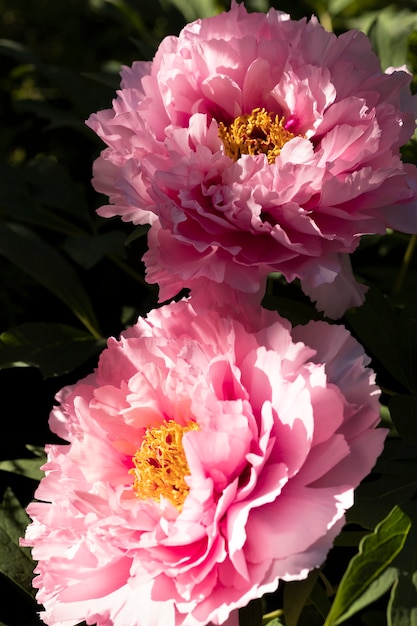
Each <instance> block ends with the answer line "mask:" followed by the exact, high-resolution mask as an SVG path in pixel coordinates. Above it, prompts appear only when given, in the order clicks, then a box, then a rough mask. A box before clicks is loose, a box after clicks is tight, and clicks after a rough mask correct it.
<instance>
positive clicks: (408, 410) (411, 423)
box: [389, 394, 417, 443]
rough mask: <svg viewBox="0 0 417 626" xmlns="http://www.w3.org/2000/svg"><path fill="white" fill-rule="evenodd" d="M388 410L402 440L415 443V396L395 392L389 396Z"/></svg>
mask: <svg viewBox="0 0 417 626" xmlns="http://www.w3.org/2000/svg"><path fill="white" fill-rule="evenodd" d="M389 410H390V413H391V417H392V421H393V423H394V425H395V428H396V429H397V431H398V433H399V435H400V436H401V437H402V438H403V439H404V441H408V442H410V443H417V397H416V396H406V395H403V394H397V395H395V396H393V397H392V398H390V401H389Z"/></svg>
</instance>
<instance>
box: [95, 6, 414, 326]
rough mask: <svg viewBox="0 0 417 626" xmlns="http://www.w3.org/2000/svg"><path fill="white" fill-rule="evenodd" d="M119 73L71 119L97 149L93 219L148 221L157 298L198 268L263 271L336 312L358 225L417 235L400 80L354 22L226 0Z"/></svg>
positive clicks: (410, 109) (350, 295)
mask: <svg viewBox="0 0 417 626" xmlns="http://www.w3.org/2000/svg"><path fill="white" fill-rule="evenodd" d="M121 76H122V82H121V89H120V91H118V92H117V97H116V98H115V100H114V102H113V108H112V109H109V110H105V111H101V112H99V113H97V114H94V115H91V117H90V118H89V120H88V121H87V124H88V125H89V126H90V127H91V128H92V129H93V130H94V131H95V132H96V133H97V134H98V135H99V136H100V137H101V138H102V139H103V141H104V142H105V143H106V144H107V146H108V147H107V148H106V149H105V150H104V151H103V152H102V154H101V156H100V157H99V158H98V159H97V161H96V162H95V165H94V178H93V184H94V186H95V188H96V189H97V190H98V191H99V192H102V193H104V194H106V195H108V196H109V198H110V203H111V204H109V205H108V206H103V207H102V208H101V209H100V210H99V214H100V215H102V216H104V217H110V216H114V215H120V216H121V217H122V219H123V220H125V221H130V222H133V223H135V224H144V223H149V224H151V229H150V232H149V251H148V252H147V253H146V254H145V257H144V261H145V264H146V267H147V280H148V282H151V283H159V287H160V300H161V301H164V300H166V299H168V298H171V297H172V296H174V295H176V294H177V293H178V292H179V291H180V290H181V288H183V287H190V288H193V286H194V285H195V284H196V281H198V280H199V279H201V278H202V277H204V278H206V279H209V280H211V281H214V282H215V283H220V284H226V285H227V286H231V287H233V288H234V289H238V290H242V291H245V292H253V293H256V292H259V291H262V289H263V288H264V284H265V281H266V276H267V275H268V273H269V272H272V271H274V272H281V273H282V274H283V275H284V276H285V278H286V279H287V280H288V281H293V280H294V279H296V278H299V279H301V285H302V287H303V289H304V291H305V292H306V293H308V294H309V296H310V297H311V298H312V299H313V300H317V302H318V307H319V308H320V309H321V310H324V311H325V312H326V313H328V314H329V315H332V316H333V317H338V316H340V315H342V314H343V313H344V311H345V310H346V308H347V307H348V306H353V305H358V304H360V303H361V302H362V301H363V293H364V291H365V288H364V287H363V286H362V285H358V284H356V283H355V281H354V279H353V276H352V269H351V266H350V260H349V256H348V254H349V253H351V252H353V251H354V250H355V248H356V247H357V246H358V243H359V239H360V236H361V235H363V234H370V233H380V234H383V233H385V230H386V228H387V227H390V228H393V229H398V230H402V231H404V232H410V233H411V232H413V233H414V232H417V209H416V193H417V175H416V167H415V166H414V165H405V164H403V163H402V161H401V158H400V152H399V148H400V146H402V145H404V144H405V143H406V142H407V141H408V140H409V139H410V137H411V136H412V134H413V132H414V129H415V118H416V117H417V106H416V99H415V97H414V96H412V95H411V93H410V89H409V85H410V81H411V76H410V75H409V73H407V71H406V69H405V68H400V69H390V70H387V72H385V73H384V72H382V71H381V68H380V64H379V61H378V58H377V57H376V56H375V54H374V53H373V52H372V50H371V45H370V42H369V40H368V39H367V37H366V36H365V35H364V34H362V33H360V32H356V31H350V32H347V33H344V34H342V35H341V36H339V37H337V36H336V35H334V34H332V33H329V32H326V31H325V30H324V29H323V28H322V27H321V25H320V24H319V23H318V21H317V20H316V19H315V18H314V17H313V18H312V19H311V20H310V21H306V20H305V19H302V20H300V21H293V20H291V19H290V17H289V15H287V14H285V13H282V12H279V11H277V10H275V9H271V10H270V11H269V12H268V13H267V14H266V15H265V14H262V13H247V11H246V9H245V7H244V6H243V5H238V4H236V3H235V2H232V7H231V10H230V11H229V12H226V13H223V14H221V15H218V16H215V17H211V18H207V19H203V20H198V21H196V22H194V23H192V24H189V25H187V26H186V27H185V28H184V29H183V30H182V31H181V33H180V35H179V37H173V36H172V37H167V38H166V39H164V40H163V41H162V43H161V45H160V46H159V49H158V51H157V53H156V55H155V58H154V60H153V61H152V62H137V63H134V64H133V66H132V67H131V68H128V67H124V68H123V69H122V72H121Z"/></svg>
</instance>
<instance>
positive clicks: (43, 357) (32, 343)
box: [0, 322, 105, 378]
mask: <svg viewBox="0 0 417 626" xmlns="http://www.w3.org/2000/svg"><path fill="white" fill-rule="evenodd" d="M104 346H105V340H104V339H99V340H98V339H95V338H94V337H92V336H91V335H90V334H89V333H86V332H83V331H81V330H79V329H77V328H73V327H72V326H66V325H65V324H47V323H42V322H39V323H32V324H21V325H20V326H15V327H14V328H11V329H10V330H8V331H6V332H4V333H2V334H1V335H0V369H2V368H7V367H13V366H16V365H19V366H25V365H26V366H33V367H38V368H39V369H40V371H41V372H42V375H43V377H44V378H50V377H51V376H60V375H62V374H66V373H67V372H72V371H73V370H74V369H76V368H77V367H78V366H79V365H81V364H82V363H84V362H85V361H86V360H87V359H89V358H90V357H91V356H93V355H95V354H97V353H98V352H99V351H100V350H102V349H103V348H104Z"/></svg>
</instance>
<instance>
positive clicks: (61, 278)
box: [0, 222, 100, 338]
mask: <svg viewBox="0 0 417 626" xmlns="http://www.w3.org/2000/svg"><path fill="white" fill-rule="evenodd" d="M0 254H3V255H4V256H5V257H6V258H7V259H8V260H9V261H11V262H12V263H15V264H16V265H17V266H18V267H20V269H21V270H23V271H25V272H27V273H28V274H29V275H30V276H32V278H34V279H35V280H37V281H39V282H40V283H41V284H42V285H43V286H44V287H46V288H47V289H49V290H50V291H51V292H52V293H53V294H54V295H55V296H57V297H58V298H60V299H61V300H62V301H63V302H64V303H65V304H66V305H67V306H68V307H69V308H70V309H71V310H72V311H73V313H74V314H75V315H76V316H77V317H78V318H79V319H80V320H81V322H82V323H83V324H84V326H85V327H86V328H87V329H88V330H89V331H90V332H91V334H92V335H94V336H95V337H96V338H98V337H99V336H100V333H99V331H98V324H97V321H96V318H95V315H94V312H93V309H92V307H91V303H90V299H89V297H88V295H87V293H86V291H85V290H84V287H83V286H82V284H81V282H80V281H79V279H78V276H77V274H76V272H75V271H74V269H73V267H72V266H71V265H70V264H69V263H68V262H67V261H65V260H64V258H63V257H62V256H61V255H60V254H59V253H58V252H57V251H56V250H55V249H54V248H53V247H52V246H50V245H49V244H47V243H46V242H45V241H43V240H42V239H41V238H40V237H38V236H37V235H36V234H35V233H34V232H32V231H31V230H30V229H28V228H26V227H25V226H22V225H20V224H12V223H6V222H4V223H0Z"/></svg>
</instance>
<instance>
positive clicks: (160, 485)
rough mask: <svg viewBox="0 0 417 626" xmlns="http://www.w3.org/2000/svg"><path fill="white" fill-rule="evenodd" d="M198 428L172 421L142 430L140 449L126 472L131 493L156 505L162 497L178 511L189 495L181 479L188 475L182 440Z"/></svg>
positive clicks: (191, 423) (190, 424)
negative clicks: (132, 478)
mask: <svg viewBox="0 0 417 626" xmlns="http://www.w3.org/2000/svg"><path fill="white" fill-rule="evenodd" d="M198 428H199V426H198V424H196V423H195V422H188V424H186V426H180V424H177V422H174V420H166V421H164V422H163V423H162V424H159V425H158V426H154V427H150V428H148V429H147V430H146V432H145V435H144V437H143V440H142V445H141V447H140V449H139V450H138V451H137V452H136V453H135V455H134V456H133V457H132V461H133V463H134V466H135V467H132V469H131V470H130V471H129V473H130V474H133V476H134V477H135V481H134V483H133V489H134V490H135V492H136V496H137V497H138V498H140V499H141V500H147V499H148V498H152V499H153V500H156V501H157V502H159V499H160V496H164V497H165V498H167V499H168V500H170V501H171V502H172V504H173V505H174V506H176V507H177V509H178V510H181V508H182V505H183V503H184V500H185V498H186V497H187V495H188V492H189V487H188V485H187V483H186V482H185V480H184V476H189V474H190V470H189V467H188V463H187V459H186V457H185V452H184V448H183V447H182V437H183V435H184V433H186V432H188V431H189V430H198Z"/></svg>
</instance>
